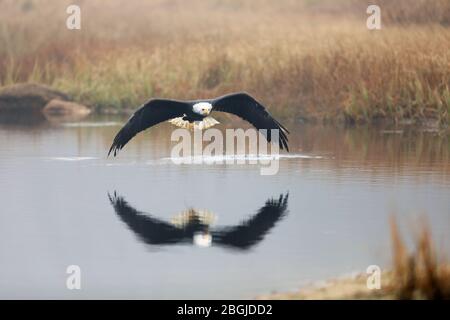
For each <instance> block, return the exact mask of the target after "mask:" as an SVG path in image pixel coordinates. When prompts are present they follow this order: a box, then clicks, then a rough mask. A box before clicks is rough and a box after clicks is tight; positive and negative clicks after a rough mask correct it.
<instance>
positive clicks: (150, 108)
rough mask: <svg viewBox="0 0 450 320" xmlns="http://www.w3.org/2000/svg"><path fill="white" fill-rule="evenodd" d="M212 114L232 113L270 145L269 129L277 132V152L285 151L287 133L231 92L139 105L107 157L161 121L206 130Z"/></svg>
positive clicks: (243, 96) (244, 95)
mask: <svg viewBox="0 0 450 320" xmlns="http://www.w3.org/2000/svg"><path fill="white" fill-rule="evenodd" d="M212 111H220V112H227V113H231V114H234V115H236V116H238V117H240V118H242V119H244V120H246V121H248V122H250V123H251V124H252V125H253V126H254V127H255V128H256V129H258V130H260V129H266V130H267V131H266V132H264V131H263V132H262V133H263V134H264V135H265V137H266V139H267V141H268V142H271V140H272V138H271V130H272V129H276V130H279V131H278V132H279V141H278V143H279V146H280V149H286V150H287V151H289V147H288V138H287V134H288V133H289V131H288V130H287V129H286V128H285V127H284V126H283V125H281V124H280V123H279V122H278V121H277V120H275V119H274V118H273V117H272V116H271V115H270V114H269V113H268V112H267V110H266V109H265V108H264V106H263V105H262V104H261V103H259V102H258V101H256V100H255V99H254V98H253V97H252V96H250V95H249V94H247V93H245V92H240V93H232V94H228V95H225V96H221V97H218V98H214V99H206V100H191V101H181V100H169V99H151V100H149V101H148V102H146V103H145V104H144V105H142V106H141V107H140V108H139V109H138V110H137V111H136V112H135V113H134V114H133V115H132V116H131V117H130V119H129V120H128V122H127V123H126V124H125V125H124V126H123V128H122V129H120V131H119V132H118V133H117V135H116V137H115V138H114V141H113V143H112V145H111V148H110V149H109V152H108V156H109V155H110V154H111V153H113V154H114V156H116V154H117V152H118V151H119V150H121V149H122V148H123V147H124V146H125V145H126V144H127V143H128V141H130V139H131V138H133V137H134V136H135V135H136V134H138V133H139V132H141V131H143V130H146V129H148V128H150V127H152V126H154V125H156V124H158V123H161V122H163V121H169V122H170V123H172V124H174V125H176V126H178V127H182V128H190V129H207V128H209V127H211V126H213V125H215V124H217V123H218V122H217V121H216V120H215V119H214V118H212V117H209V115H210V113H211V112H212Z"/></svg>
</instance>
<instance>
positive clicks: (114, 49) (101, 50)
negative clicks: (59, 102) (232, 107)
mask: <svg viewBox="0 0 450 320" xmlns="http://www.w3.org/2000/svg"><path fill="white" fill-rule="evenodd" d="M69 4H78V5H79V6H80V8H81V30H68V29H67V28H66V19H67V17H68V16H69V15H68V14H67V13H66V8H67V6H68V5H69ZM369 4H377V5H379V6H380V8H381V22H382V29H381V30H368V29H367V27H366V20H367V18H368V17H369V14H367V13H366V9H367V6H368V5H369ZM449 24H450V2H449V1H448V0H428V1H426V0H397V1H389V0H378V1H375V2H374V1H365V0H341V1H329V0H303V1H292V0H281V1H276V2H275V1H264V0H263V1H256V0H246V1H244V0H236V1H224V0H211V1H203V0H193V1H189V2H186V1H181V0H151V1H138V0H130V1H122V0H110V1H98V0H92V1H53V0H1V1H0V85H2V86H7V85H10V84H14V83H18V82H34V83H43V84H48V85H50V86H52V87H53V88H55V89H59V90H62V91H63V92H65V93H67V94H69V95H70V96H71V98H72V99H74V100H75V101H78V102H80V103H82V104H85V105H87V106H89V107H91V108H94V109H95V110H96V111H104V112H113V111H114V110H116V111H118V110H123V109H127V108H131V109H133V108H135V106H137V105H140V104H141V103H142V102H143V101H145V100H147V99H148V98H150V97H154V96H160V97H172V98H180V99H181V98H185V99H188V98H200V97H213V96H217V95H221V94H223V93H225V92H229V91H239V90H246V91H248V92H250V93H251V94H253V95H255V96H256V97H258V98H259V99H260V100H262V101H263V102H265V103H266V104H268V105H269V106H270V107H271V110H272V112H273V113H275V115H276V116H279V117H280V116H283V117H285V118H289V119H292V117H294V119H309V120H324V119H325V120H327V121H338V122H347V123H352V122H372V121H377V120H379V119H387V120H389V121H393V122H397V123H398V122H402V121H404V122H405V121H413V122H421V123H424V122H427V123H429V122H431V123H432V124H433V125H436V124H437V123H440V124H442V123H448V114H449V108H450V91H449V82H450V81H449V80H450V65H449V64H450V50H448V48H449V47H450V28H449Z"/></svg>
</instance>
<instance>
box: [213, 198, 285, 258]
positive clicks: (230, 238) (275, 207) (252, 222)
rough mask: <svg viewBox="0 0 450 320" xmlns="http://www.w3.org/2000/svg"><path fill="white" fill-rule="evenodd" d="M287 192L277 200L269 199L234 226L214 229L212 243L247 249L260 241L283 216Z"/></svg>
mask: <svg viewBox="0 0 450 320" xmlns="http://www.w3.org/2000/svg"><path fill="white" fill-rule="evenodd" d="M288 196H289V195H288V194H286V195H285V196H283V195H280V198H279V199H278V200H274V199H269V200H267V201H266V204H265V205H264V207H262V208H261V209H259V211H258V213H257V214H255V215H254V216H253V217H251V218H250V219H249V220H247V221H244V222H242V223H241V224H240V225H238V226H235V227H225V228H223V229H221V230H217V231H214V232H213V233H212V235H213V243H220V244H222V245H227V246H231V247H235V248H239V249H249V248H250V247H252V246H253V245H255V244H256V243H258V242H260V241H261V240H262V239H263V238H264V235H265V234H266V233H267V232H268V231H269V230H270V229H271V228H272V227H273V226H275V223H276V222H277V221H278V220H279V219H281V217H283V216H284V214H285V213H286V209H287V204H288Z"/></svg>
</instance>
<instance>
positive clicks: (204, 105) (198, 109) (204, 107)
mask: <svg viewBox="0 0 450 320" xmlns="http://www.w3.org/2000/svg"><path fill="white" fill-rule="evenodd" d="M192 110H193V111H194V112H195V113H197V114H199V115H202V116H205V117H206V116H207V115H209V114H210V113H211V110H212V105H211V103H209V102H198V103H196V104H194V106H193V107H192Z"/></svg>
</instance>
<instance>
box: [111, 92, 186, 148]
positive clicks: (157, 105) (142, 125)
mask: <svg viewBox="0 0 450 320" xmlns="http://www.w3.org/2000/svg"><path fill="white" fill-rule="evenodd" d="M190 108H191V106H190V104H189V103H187V102H183V101H177V100H166V99H152V100H150V101H148V102H147V103H145V104H144V105H143V106H142V107H141V108H140V109H139V110H137V111H136V112H135V113H134V114H133V115H132V116H131V118H130V119H129V120H128V122H127V123H126V124H125V125H124V126H123V128H122V129H120V131H119V133H117V135H116V137H115V138H114V141H113V143H112V145H111V148H110V149H109V152H108V156H109V155H110V153H111V152H114V156H116V154H117V152H118V151H119V150H120V149H122V148H123V147H124V146H125V145H126V144H127V142H128V141H130V139H131V138H133V137H134V136H135V135H136V134H138V133H139V132H141V131H143V130H145V129H147V128H149V127H151V126H154V125H156V124H158V123H160V122H163V121H166V120H169V119H173V118H176V117H181V116H183V115H184V114H185V113H186V112H187V111H188V110H189V109H190Z"/></svg>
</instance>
